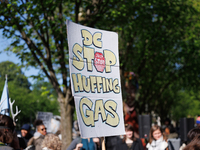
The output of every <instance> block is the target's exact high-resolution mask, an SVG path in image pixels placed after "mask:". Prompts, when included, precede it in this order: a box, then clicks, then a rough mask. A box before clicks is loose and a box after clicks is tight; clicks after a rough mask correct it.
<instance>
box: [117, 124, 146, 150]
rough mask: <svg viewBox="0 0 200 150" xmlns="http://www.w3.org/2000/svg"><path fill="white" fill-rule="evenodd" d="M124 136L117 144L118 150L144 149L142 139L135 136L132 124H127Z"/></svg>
mask: <svg viewBox="0 0 200 150" xmlns="http://www.w3.org/2000/svg"><path fill="white" fill-rule="evenodd" d="M125 132H126V135H124V138H123V139H122V140H120V141H119V142H118V144H117V145H116V150H144V148H143V145H142V141H141V140H140V139H137V138H135V137H134V129H133V126H132V125H130V124H125Z"/></svg>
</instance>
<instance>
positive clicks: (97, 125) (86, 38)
mask: <svg viewBox="0 0 200 150" xmlns="http://www.w3.org/2000/svg"><path fill="white" fill-rule="evenodd" d="M67 35H68V36H67V37H68V45H69V66H70V80H71V88H72V94H73V96H74V100H75V105H76V112H77V117H78V123H79V128H80V132H81V136H82V137H85V138H89V137H104V136H114V135H122V134H125V131H124V119H123V111H122V96H121V95H122V94H121V82H120V72H119V54H118V34H117V33H115V32H110V31H104V30H98V29H94V28H89V27H86V26H82V25H79V24H76V23H73V22H70V21H67Z"/></svg>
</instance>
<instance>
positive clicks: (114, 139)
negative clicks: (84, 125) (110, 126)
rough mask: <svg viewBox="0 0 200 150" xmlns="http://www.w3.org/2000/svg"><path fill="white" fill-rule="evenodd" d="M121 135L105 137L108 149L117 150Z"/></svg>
mask: <svg viewBox="0 0 200 150" xmlns="http://www.w3.org/2000/svg"><path fill="white" fill-rule="evenodd" d="M119 140H120V136H107V137H105V141H106V142H105V146H106V150H116V144H117V143H118V142H119Z"/></svg>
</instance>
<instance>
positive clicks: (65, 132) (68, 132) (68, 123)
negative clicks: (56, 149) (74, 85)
mask: <svg viewBox="0 0 200 150" xmlns="http://www.w3.org/2000/svg"><path fill="white" fill-rule="evenodd" d="M69 98H70V97H68V96H67V97H66V98H63V100H62V102H61V103H60V110H61V111H60V116H61V134H62V150H66V149H67V147H68V146H69V145H70V143H71V141H72V114H71V110H72V106H71V105H70V104H69Z"/></svg>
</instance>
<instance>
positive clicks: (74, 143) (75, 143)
mask: <svg viewBox="0 0 200 150" xmlns="http://www.w3.org/2000/svg"><path fill="white" fill-rule="evenodd" d="M79 141H80V138H76V139H74V140H73V141H72V142H71V144H70V145H69V147H68V148H67V150H73V149H75V148H76V145H77V144H78V143H80V142H79Z"/></svg>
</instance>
